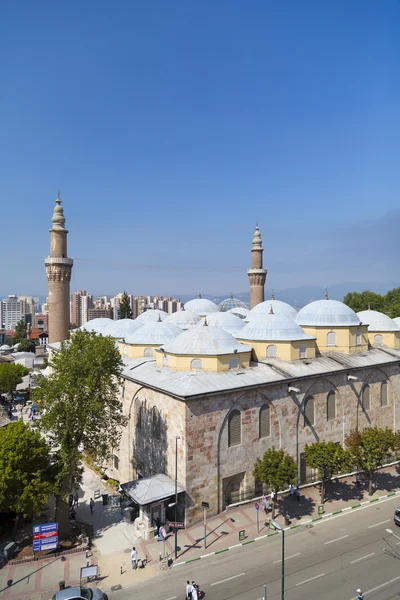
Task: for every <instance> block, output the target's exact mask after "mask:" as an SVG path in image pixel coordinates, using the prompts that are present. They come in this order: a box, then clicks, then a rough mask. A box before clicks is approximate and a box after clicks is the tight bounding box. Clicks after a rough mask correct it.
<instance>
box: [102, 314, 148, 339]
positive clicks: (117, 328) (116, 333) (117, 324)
mask: <svg viewBox="0 0 400 600" xmlns="http://www.w3.org/2000/svg"><path fill="white" fill-rule="evenodd" d="M141 327H143V323H140V321H136V319H120V320H119V321H111V323H109V324H108V325H106V326H105V327H104V333H103V335H109V336H110V337H113V338H125V337H126V336H127V335H129V334H130V333H134V332H135V331H136V330H137V329H140V328H141Z"/></svg>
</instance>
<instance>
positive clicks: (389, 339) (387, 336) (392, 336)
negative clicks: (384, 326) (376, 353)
mask: <svg viewBox="0 0 400 600" xmlns="http://www.w3.org/2000/svg"><path fill="white" fill-rule="evenodd" d="M376 335H381V336H382V337H383V344H382V345H383V346H388V348H400V332H397V331H369V332H368V338H369V343H370V344H371V346H375V347H377V346H378V345H377V344H376V342H375V336H376Z"/></svg>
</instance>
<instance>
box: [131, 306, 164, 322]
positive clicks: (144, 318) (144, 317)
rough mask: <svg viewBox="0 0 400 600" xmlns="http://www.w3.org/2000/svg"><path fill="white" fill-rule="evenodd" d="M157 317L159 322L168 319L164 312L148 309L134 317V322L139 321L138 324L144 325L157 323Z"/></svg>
mask: <svg viewBox="0 0 400 600" xmlns="http://www.w3.org/2000/svg"><path fill="white" fill-rule="evenodd" d="M159 317H160V319H161V321H164V319H166V318H167V317H168V313H166V312H165V310H159V309H158V308H150V309H149V310H145V311H144V312H142V314H141V315H139V316H138V317H136V319H135V321H139V323H140V322H142V323H146V322H148V321H158V318H159Z"/></svg>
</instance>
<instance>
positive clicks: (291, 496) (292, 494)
mask: <svg viewBox="0 0 400 600" xmlns="http://www.w3.org/2000/svg"><path fill="white" fill-rule="evenodd" d="M295 491H296V489H295V487H294V485H293V483H291V484H290V488H289V493H290V499H291V500H293V498H294V493H295Z"/></svg>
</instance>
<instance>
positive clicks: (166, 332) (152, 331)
mask: <svg viewBox="0 0 400 600" xmlns="http://www.w3.org/2000/svg"><path fill="white" fill-rule="evenodd" d="M181 334H182V329H179V327H176V325H174V324H173V323H167V322H166V321H148V322H147V323H144V325H143V327H140V328H139V329H137V330H136V331H135V332H134V333H132V334H130V335H127V336H126V337H125V342H126V343H127V344H137V345H145V344H149V346H154V345H157V346H161V345H162V344H165V343H166V342H169V341H171V340H173V339H175V338H176V337H178V336H179V335H181Z"/></svg>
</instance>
